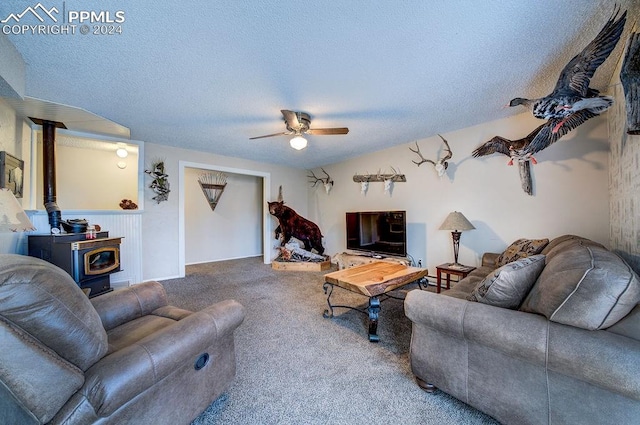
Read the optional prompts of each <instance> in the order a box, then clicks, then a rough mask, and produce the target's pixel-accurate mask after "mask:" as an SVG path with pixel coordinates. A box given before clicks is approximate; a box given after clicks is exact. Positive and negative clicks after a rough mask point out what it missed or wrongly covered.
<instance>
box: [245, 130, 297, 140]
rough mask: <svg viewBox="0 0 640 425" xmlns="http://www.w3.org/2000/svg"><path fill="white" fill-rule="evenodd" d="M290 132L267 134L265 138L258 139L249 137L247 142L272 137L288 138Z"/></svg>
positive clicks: (259, 137)
mask: <svg viewBox="0 0 640 425" xmlns="http://www.w3.org/2000/svg"><path fill="white" fill-rule="evenodd" d="M290 134H291V133H290V132H288V131H287V132H284V133H274V134H267V135H265V136H258V137H249V140H255V139H264V138H265V137H274V136H288V135H290Z"/></svg>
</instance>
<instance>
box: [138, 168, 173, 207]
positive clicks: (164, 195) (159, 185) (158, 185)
mask: <svg viewBox="0 0 640 425" xmlns="http://www.w3.org/2000/svg"><path fill="white" fill-rule="evenodd" d="M144 172H145V173H147V174H149V175H150V176H151V177H152V178H153V181H152V182H151V184H150V185H149V188H151V190H153V191H154V192H155V193H156V194H157V195H156V196H154V197H153V198H151V199H153V200H154V201H156V202H157V203H158V204H159V203H160V202H162V201H167V200H168V199H169V192H171V189H170V188H169V175H168V174H165V172H164V160H156V161H154V162H153V164H151V169H149V170H144Z"/></svg>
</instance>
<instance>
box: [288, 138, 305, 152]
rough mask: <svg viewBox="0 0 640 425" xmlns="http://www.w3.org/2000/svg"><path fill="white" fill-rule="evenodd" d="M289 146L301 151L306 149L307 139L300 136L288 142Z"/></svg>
mask: <svg viewBox="0 0 640 425" xmlns="http://www.w3.org/2000/svg"><path fill="white" fill-rule="evenodd" d="M289 144H290V145H291V147H292V148H294V149H296V150H301V149H304V148H306V147H307V139H305V138H304V137H302V136H296V137H294V138H293V139H291V140H290V141H289Z"/></svg>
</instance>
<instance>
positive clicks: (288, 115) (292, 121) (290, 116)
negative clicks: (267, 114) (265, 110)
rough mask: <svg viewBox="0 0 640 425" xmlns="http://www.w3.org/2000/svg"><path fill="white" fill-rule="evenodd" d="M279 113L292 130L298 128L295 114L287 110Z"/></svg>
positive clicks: (298, 122)
mask: <svg viewBox="0 0 640 425" xmlns="http://www.w3.org/2000/svg"><path fill="white" fill-rule="evenodd" d="M280 112H282V115H283V116H284V120H285V121H286V123H287V124H288V125H289V127H291V128H294V129H299V128H300V121H298V116H297V115H296V113H295V112H293V111H289V110H287V109H282V110H280Z"/></svg>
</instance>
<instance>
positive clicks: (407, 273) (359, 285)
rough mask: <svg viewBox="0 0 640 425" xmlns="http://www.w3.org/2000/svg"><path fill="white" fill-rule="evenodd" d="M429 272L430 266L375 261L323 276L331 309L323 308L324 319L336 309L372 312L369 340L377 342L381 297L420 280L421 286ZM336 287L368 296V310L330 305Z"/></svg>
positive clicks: (331, 315)
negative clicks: (424, 267) (422, 280)
mask: <svg viewBox="0 0 640 425" xmlns="http://www.w3.org/2000/svg"><path fill="white" fill-rule="evenodd" d="M427 273H428V270H427V269H422V268H418V267H409V266H405V265H402V264H395V263H387V262H382V261H376V262H374V263H369V264H362V265H360V266H355V267H351V268H349V269H345V270H339V271H337V272H333V273H328V274H326V275H324V280H325V283H324V285H323V288H324V293H325V294H327V304H328V306H329V308H328V309H326V310H325V311H324V314H323V316H324V317H325V318H331V317H333V309H334V308H348V309H351V310H356V311H359V312H361V313H365V314H368V315H369V341H371V342H378V341H380V338H379V337H378V314H379V312H380V301H381V300H380V297H385V298H384V299H387V298H396V299H402V298H398V297H394V296H392V295H390V294H389V292H391V291H393V290H394V289H399V288H401V287H403V286H405V285H407V284H409V283H412V282H415V281H417V282H418V285H419V286H420V289H422V283H421V279H422V278H424V277H425V276H426V275H427ZM334 286H337V287H339V288H342V289H346V290H347V291H351V292H355V293H357V294H360V295H364V296H366V297H368V298H369V306H368V307H367V309H366V310H365V309H360V308H357V307H352V306H347V305H333V304H331V294H332V293H333V288H334Z"/></svg>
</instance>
